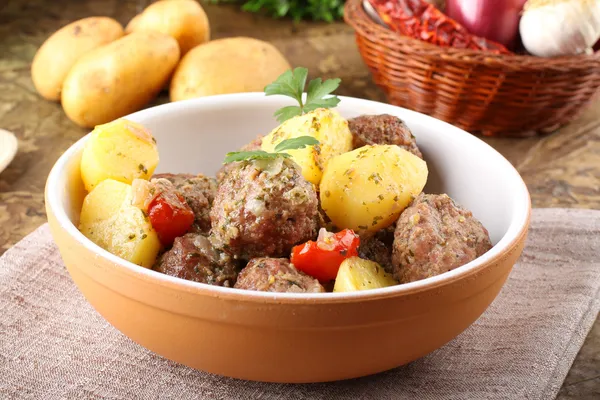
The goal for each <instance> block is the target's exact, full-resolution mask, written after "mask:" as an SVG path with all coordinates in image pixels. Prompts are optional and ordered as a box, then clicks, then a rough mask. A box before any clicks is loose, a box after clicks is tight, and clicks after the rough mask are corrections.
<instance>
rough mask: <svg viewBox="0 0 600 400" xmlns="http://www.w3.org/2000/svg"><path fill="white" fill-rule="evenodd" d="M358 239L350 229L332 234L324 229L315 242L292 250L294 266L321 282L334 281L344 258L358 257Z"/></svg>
mask: <svg viewBox="0 0 600 400" xmlns="http://www.w3.org/2000/svg"><path fill="white" fill-rule="evenodd" d="M359 244H360V238H359V237H358V235H357V234H356V233H354V231H352V230H351V229H344V230H343V231H341V232H338V233H336V234H332V233H329V232H326V231H325V230H324V229H323V230H322V231H321V233H320V234H319V238H318V239H317V241H316V242H315V241H312V240H311V241H308V242H306V243H304V244H301V245H298V246H295V247H294V248H293V249H292V255H291V257H290V258H291V260H290V261H291V262H292V264H294V266H295V267H296V268H297V269H298V270H300V271H302V272H304V273H306V274H308V275H310V276H312V277H314V278H317V279H318V280H319V281H321V282H329V281H332V280H333V279H335V277H336V276H337V273H338V269H340V264H341V263H342V261H344V260H345V259H346V258H349V257H353V256H357V255H358V246H359Z"/></svg>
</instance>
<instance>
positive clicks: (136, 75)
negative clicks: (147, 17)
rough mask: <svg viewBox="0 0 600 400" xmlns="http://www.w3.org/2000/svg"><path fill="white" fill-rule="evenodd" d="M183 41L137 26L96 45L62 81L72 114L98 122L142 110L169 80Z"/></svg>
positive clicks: (64, 102) (65, 101) (83, 120)
mask: <svg viewBox="0 0 600 400" xmlns="http://www.w3.org/2000/svg"><path fill="white" fill-rule="evenodd" d="M178 61H179V46H178V45H177V41H176V40H175V39H173V38H172V37H170V36H167V35H163V34H162V33H158V32H134V33H132V34H130V35H127V36H124V37H122V38H121V39H118V40H116V41H114V42H112V43H110V44H107V45H105V46H103V47H100V48H98V49H95V50H93V51H91V52H89V53H87V54H85V55H84V56H83V57H82V58H80V59H79V61H77V63H76V64H75V65H74V66H73V68H71V71H70V72H69V74H68V75H67V78H66V79H65V82H64V85H63V91H62V105H63V109H64V110H65V113H66V114H67V116H68V117H69V118H70V119H71V120H72V121H73V122H75V123H77V124H79V125H81V126H84V127H94V126H96V125H100V124H105V123H107V122H110V121H112V120H115V119H117V118H120V117H123V116H125V115H127V114H130V113H132V112H134V111H138V110H139V109H140V108H142V107H143V106H144V105H146V104H147V103H149V102H150V101H151V100H152V99H153V98H154V97H156V95H157V94H158V93H159V92H160V90H161V89H162V88H163V87H164V85H165V83H166V82H167V81H168V80H169V78H170V76H171V73H172V72H173V70H174V68H175V66H176V65H177V62H178Z"/></svg>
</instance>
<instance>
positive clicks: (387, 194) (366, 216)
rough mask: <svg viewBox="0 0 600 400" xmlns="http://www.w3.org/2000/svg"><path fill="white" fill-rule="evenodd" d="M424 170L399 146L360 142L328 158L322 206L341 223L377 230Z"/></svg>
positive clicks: (403, 203) (405, 200)
mask: <svg viewBox="0 0 600 400" xmlns="http://www.w3.org/2000/svg"><path fill="white" fill-rule="evenodd" d="M427 175H428V170H427V164H426V163H425V161H423V160H422V159H420V158H419V157H417V156H415V155H414V154H412V153H410V152H408V151H406V150H404V149H402V148H400V147H398V146H394V145H376V146H364V147H361V148H358V149H356V150H353V151H351V152H348V153H344V154H342V155H339V156H336V157H333V158H331V159H330V160H329V162H328V164H327V167H326V168H325V172H324V173H323V179H322V180H321V185H320V198H321V207H322V208H323V210H324V211H325V214H327V216H328V217H329V218H330V219H331V221H332V222H333V223H334V224H335V226H337V227H338V228H340V229H344V228H349V229H354V230H355V231H359V232H360V231H363V232H376V231H378V230H380V229H383V228H386V227H388V226H390V225H391V224H392V223H394V221H396V219H398V217H399V216H400V213H401V212H402V211H403V210H404V209H405V208H406V207H407V206H408V205H409V204H410V202H411V201H412V199H413V198H414V197H416V196H417V195H418V194H419V193H421V191H422V190H423V187H424V186H425V183H426V182H427Z"/></svg>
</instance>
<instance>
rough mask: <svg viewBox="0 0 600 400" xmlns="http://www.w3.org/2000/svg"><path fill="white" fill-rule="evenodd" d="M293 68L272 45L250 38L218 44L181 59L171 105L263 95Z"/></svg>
mask: <svg viewBox="0 0 600 400" xmlns="http://www.w3.org/2000/svg"><path fill="white" fill-rule="evenodd" d="M290 68H291V67H290V64H289V63H288V62H287V60H286V59H285V58H284V57H283V55H282V54H281V53H280V52H279V50H277V49H276V48H275V47H274V46H273V45H272V44H270V43H267V42H263V41H260V40H257V39H252V38H247V37H236V38H226V39H219V40H214V41H212V42H208V43H206V44H203V45H200V46H198V47H195V48H194V49H192V50H191V51H190V52H188V53H187V54H186V55H185V56H184V57H183V58H182V59H181V62H180V63H179V65H178V66H177V70H176V71H175V74H174V75H173V79H172V80H171V93H170V94H171V101H179V100H186V99H192V98H195V97H203V96H211V95H216V94H225V93H239V92H262V91H263V90H264V89H265V86H267V85H268V84H270V83H272V82H273V81H275V80H276V79H277V78H278V77H279V75H281V74H283V73H284V72H285V71H287V70H289V69H290Z"/></svg>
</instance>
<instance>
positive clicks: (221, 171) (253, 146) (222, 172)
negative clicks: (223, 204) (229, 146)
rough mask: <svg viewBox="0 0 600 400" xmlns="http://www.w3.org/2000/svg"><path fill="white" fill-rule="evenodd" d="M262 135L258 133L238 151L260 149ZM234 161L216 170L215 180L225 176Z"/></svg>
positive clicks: (220, 179)
mask: <svg viewBox="0 0 600 400" xmlns="http://www.w3.org/2000/svg"><path fill="white" fill-rule="evenodd" d="M263 137H264V136H263V135H258V136H257V137H256V139H254V140H253V141H251V142H250V143H248V144H247V145H245V146H243V147H242V148H241V149H240V151H255V150H260V146H261V145H262V140H263ZM234 165H235V164H234V163H229V164H225V165H223V166H222V167H221V169H219V171H217V182H219V183H221V182H222V181H223V179H224V178H225V176H226V175H227V174H228V173H229V170H231V168H232V167H233V166H234Z"/></svg>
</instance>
